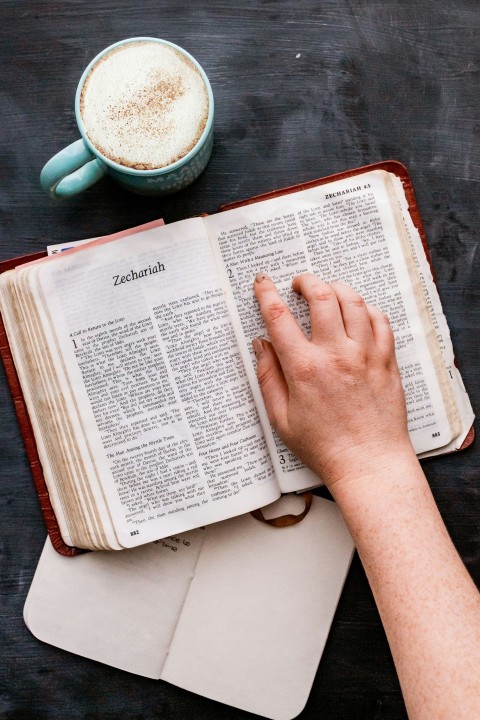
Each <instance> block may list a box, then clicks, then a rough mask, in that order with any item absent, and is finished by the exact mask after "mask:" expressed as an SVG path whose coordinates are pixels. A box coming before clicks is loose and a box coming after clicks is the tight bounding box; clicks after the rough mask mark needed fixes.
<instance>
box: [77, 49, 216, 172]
mask: <svg viewBox="0 0 480 720" xmlns="http://www.w3.org/2000/svg"><path fill="white" fill-rule="evenodd" d="M80 115H81V118H82V121H83V125H84V128H85V132H86V134H87V136H88V138H89V140H90V142H91V143H92V144H93V145H94V146H95V147H96V148H97V150H99V151H100V152H101V153H102V155H104V156H105V157H107V158H109V159H110V160H113V161H114V162H116V163H118V164H119V165H123V166H125V167H130V168H135V169H137V170H154V169H156V168H163V167H166V166H167V165H171V164H172V163H174V162H176V161H177V160H180V159H181V158H182V157H184V156H185V155H186V154H187V153H188V152H190V150H191V149H192V148H193V147H195V145H196V144H197V142H198V141H199V139H200V137H201V135H202V133H203V131H204V129H205V125H206V123H207V117H208V93H207V88H206V85H205V82H204V80H203V78H202V76H201V74H200V72H199V71H198V70H197V68H196V67H195V65H194V64H193V63H192V62H191V61H190V60H189V59H188V57H187V56H186V55H184V54H181V53H180V52H178V51H177V50H176V49H175V48H173V47H171V46H169V45H164V44H162V43H157V42H151V41H148V40H139V41H137V42H130V43H126V44H124V45H120V46H119V47H117V48H114V49H113V50H110V52H108V53H106V54H105V55H103V56H102V57H101V58H100V60H99V61H98V62H97V63H96V64H95V65H94V66H93V67H92V69H91V70H90V72H89V74H88V76H87V78H86V80H85V82H84V84H83V88H82V92H81V95H80Z"/></svg>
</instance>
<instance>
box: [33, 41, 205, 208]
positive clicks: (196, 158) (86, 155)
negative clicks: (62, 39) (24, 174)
mask: <svg viewBox="0 0 480 720" xmlns="http://www.w3.org/2000/svg"><path fill="white" fill-rule="evenodd" d="M139 41H151V42H158V43H162V44H163V45H168V46H169V47H171V48H173V49H174V50H177V51H178V52H179V53H181V54H182V55H184V56H185V57H186V58H188V60H190V62H191V63H193V65H194V66H195V67H196V68H197V70H198V71H199V72H200V74H201V76H202V78H203V80H204V82H205V86H206V88H207V93H208V117H207V123H206V125H205V129H204V131H203V133H202V135H201V137H200V139H199V140H198V142H197V144H196V145H195V146H194V147H193V148H192V149H191V150H190V151H189V152H188V153H187V154H186V155H184V157H182V158H180V160H177V161H176V162H174V163H172V164H170V165H166V166H165V167H162V168H155V169H153V170H136V169H135V168H130V167H125V166H124V165H120V164H118V163H116V162H114V161H113V160H110V159H109V158H107V157H105V155H103V154H102V153H101V152H100V151H99V150H98V149H97V148H96V147H95V146H94V145H93V144H92V143H91V142H90V140H89V138H88V136H87V133H86V130H85V126H84V124H83V121H82V117H81V114H80V96H81V92H82V88H83V84H84V82H85V80H86V78H87V76H88V74H89V72H90V71H91V69H92V68H93V66H94V65H95V64H96V63H97V62H98V61H99V60H100V58H101V57H103V56H104V55H105V54H106V53H108V52H110V51H111V50H113V49H114V48H117V47H119V46H120V45H125V44H126V43H130V42H139ZM75 116H76V120H77V125H78V129H79V131H80V135H81V136H82V137H81V139H80V140H77V141H76V142H73V143H72V144H71V145H68V146H67V147H66V148H64V149H63V150H60V152H59V153H57V154H56V155H54V156H53V157H52V158H51V159H50V160H49V161H48V162H47V164H46V165H45V166H44V168H43V170H42V172H41V174H40V183H41V185H42V188H43V189H44V190H45V191H46V192H47V193H49V194H50V195H51V196H52V197H56V198H64V197H70V196H72V195H77V194H78V193H80V192H82V191H83V190H86V189H87V188H89V187H90V186H91V185H93V184H94V183H96V182H97V181H98V180H100V178H102V177H103V176H104V175H109V176H110V177H111V178H112V179H113V180H115V182H117V183H118V184H119V185H122V186H123V187H124V188H126V189H127V190H131V191H132V192H135V193H138V194H140V195H168V194H170V193H173V192H177V191H178V190H182V189H183V188H184V187H187V185H190V183H192V182H193V181H194V180H196V179H197V177H198V176H199V175H200V174H201V173H202V172H203V170H204V169H205V167H206V165H207V163H208V161H209V159H210V155H211V154H212V147H213V116H214V106H213V93H212V88H211V86H210V82H209V80H208V77H207V76H206V74H205V72H204V70H203V68H202V67H201V66H200V65H199V63H198V62H197V61H196V60H195V58H193V57H192V56H191V55H190V54H189V53H188V52H186V50H184V49H183V48H181V47H179V46H178V45H175V44H174V43H171V42H168V41H167V40H159V39H158V38H151V37H134V38H129V39H127V40H121V41H120V42H117V43H114V44H113V45H110V46H109V47H107V48H105V50H102V52H101V53H99V54H98V55H97V56H96V57H95V58H94V59H93V60H92V61H91V63H90V64H89V65H88V66H87V67H86V68H85V71H84V73H83V75H82V77H81V78H80V82H79V83H78V87H77V93H76V96H75Z"/></svg>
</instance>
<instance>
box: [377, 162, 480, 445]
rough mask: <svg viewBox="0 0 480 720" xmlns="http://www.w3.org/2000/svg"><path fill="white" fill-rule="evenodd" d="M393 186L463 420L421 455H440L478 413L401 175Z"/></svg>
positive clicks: (451, 400) (449, 398)
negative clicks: (457, 360)
mask: <svg viewBox="0 0 480 720" xmlns="http://www.w3.org/2000/svg"><path fill="white" fill-rule="evenodd" d="M389 182H390V183H391V186H392V193H391V194H392V195H393V196H394V200H395V202H396V203H397V204H398V210H399V213H398V214H399V221H400V222H402V223H403V228H404V231H405V242H406V243H407V244H408V247H409V250H410V253H411V264H412V266H413V268H412V271H413V273H415V274H416V275H417V278H418V280H417V283H418V292H419V294H420V295H421V296H422V297H423V300H424V303H425V310H426V312H428V314H429V316H430V320H431V325H432V327H433V328H434V331H435V340H436V342H437V345H438V348H439V350H440V352H441V355H442V360H443V364H444V366H445V369H446V371H447V372H446V374H445V375H444V380H445V382H446V383H448V386H449V388H448V389H449V390H450V391H451V392H448V390H447V391H446V392H445V393H444V400H445V403H446V404H447V405H448V406H450V407H452V406H454V407H455V408H456V409H457V411H458V414H459V416H460V419H461V425H462V427H461V430H460V431H459V433H458V434H457V435H455V436H454V437H453V438H452V440H451V442H450V443H447V445H445V446H444V447H442V448H435V449H433V450H431V451H429V452H427V453H423V454H422V453H421V454H420V457H424V456H431V455H436V454H439V453H444V452H452V451H454V450H458V449H459V448H460V447H461V446H462V443H463V441H464V440H465V437H466V435H467V433H468V431H469V430H470V428H471V426H472V423H473V421H474V418H475V415H474V412H473V408H472V405H471V403H470V399H469V397H468V394H467V392H466V390H465V387H464V385H463V380H462V377H461V375H460V372H459V370H458V368H457V366H456V365H455V357H454V352H453V346H452V342H451V338H450V330H449V328H448V324H447V319H446V317H445V314H444V312H443V308H442V304H441V302H440V297H439V294H438V290H437V286H436V284H435V282H434V281H433V278H432V270H431V267H430V264H429V262H428V260H427V257H426V255H425V252H424V251H423V247H422V246H421V245H420V244H419V243H418V232H417V231H416V229H415V228H414V227H413V224H412V222H411V219H410V216H409V213H408V209H407V207H408V204H407V200H406V197H405V195H404V194H403V192H402V183H401V180H400V178H397V177H395V176H393V175H391V176H390V177H389Z"/></svg>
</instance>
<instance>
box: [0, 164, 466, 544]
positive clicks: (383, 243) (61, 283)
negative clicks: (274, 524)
mask: <svg viewBox="0 0 480 720" xmlns="http://www.w3.org/2000/svg"><path fill="white" fill-rule="evenodd" d="M422 239H423V230H422V228H421V223H420V219H419V217H418V211H417V209H416V206H415V203H414V197H413V192H412V190H411V186H410V183H409V180H408V176H407V174H406V171H405V170H404V168H403V166H401V165H400V164H398V163H394V162H389V163H380V164H378V165H376V166H370V167H367V168H363V169H359V170H355V171H350V172H348V173H345V174H343V176H342V177H336V176H333V177H331V178H327V179H326V180H320V181H317V182H316V183H310V184H309V186H304V187H303V188H291V189H289V190H287V191H284V192H279V193H272V194H271V196H268V197H267V198H266V199H265V198H264V199H257V200H255V199H252V200H250V201H247V203H243V204H238V206H231V207H229V208H227V209H225V210H224V211H222V212H219V213H217V214H214V215H211V216H207V217H197V218H191V219H187V220H183V221H180V222H176V223H172V224H170V225H166V226H164V227H153V228H150V229H146V230H144V231H143V232H138V233H136V234H135V235H132V236H126V237H121V238H118V239H115V240H112V241H99V242H95V243H92V244H86V245H83V246H81V247H79V248H77V249H73V250H71V251H69V252H66V253H62V254H59V255H56V256H53V257H50V258H48V259H46V260H40V261H38V262H35V263H27V264H24V265H20V266H18V267H17V268H15V269H13V270H10V271H8V272H5V273H3V275H2V277H1V282H0V307H1V312H2V316H3V321H4V324H5V328H6V333H7V336H8V341H9V345H10V349H11V353H12V356H13V360H14V364H15V367H16V371H17V373H18V378H19V381H20V385H21V389H22V392H23V397H24V402H25V406H26V408H27V410H28V414H29V417H30V421H31V425H32V428H33V434H34V438H35V443H36V448H37V451H38V457H39V460H40V463H41V467H42V470H43V475H44V477H45V482H46V486H47V489H48V495H49V501H50V502H51V505H52V507H53V510H54V513H55V516H56V519H57V521H58V527H59V531H60V535H61V538H62V539H63V542H64V543H65V544H66V545H67V546H74V547H78V548H87V549H97V550H98V549H121V548H128V547H133V546H136V545H140V544H144V543H147V542H150V541H152V540H156V539H158V538H162V537H166V536H171V535H174V534H176V533H179V532H184V531H186V530H190V529H192V528H196V527H199V526H203V525H206V524H209V523H213V522H217V521H220V520H225V519H227V518H229V517H233V516H236V515H240V514H242V513H246V512H249V511H252V510H253V509H255V508H259V507H261V506H264V505H266V504H268V503H271V502H273V501H274V500H275V499H277V498H278V497H279V496H280V495H281V494H282V493H287V492H292V491H301V490H303V489H306V488H311V487H313V486H315V485H318V484H319V483H320V482H321V478H320V479H319V478H317V477H316V476H315V475H314V474H313V473H312V472H311V471H310V470H308V469H307V468H305V467H304V466H302V464H301V463H300V461H299V460H298V459H297V458H295V457H294V456H293V455H292V454H291V453H290V452H289V451H288V450H287V448H286V447H285V446H284V445H283V444H282V442H281V441H280V440H279V438H278V437H276V436H275V434H274V433H273V431H272V430H271V428H270V426H269V423H268V419H267V416H266V412H265V408H264V405H263V402H262V398H261V393H260V390H259V388H258V385H257V381H256V373H255V363H254V357H253V354H252V350H251V340H252V338H254V337H257V336H262V335H264V332H265V331H264V328H263V325H262V321H261V316H260V313H259V310H258V308H257V305H256V303H255V299H254V295H253V290H252V282H253V278H254V275H255V274H256V273H257V272H258V271H265V272H267V273H268V274H269V275H270V276H271V277H272V278H273V280H274V281H275V282H276V283H277V286H278V287H279V289H280V290H281V291H282V292H283V294H284V296H285V300H286V301H287V302H288V304H289V305H290V307H291V308H292V311H293V312H294V314H295V315H296V317H297V318H298V321H299V322H300V324H301V325H302V327H303V328H304V330H305V333H307V334H308V332H309V327H308V323H309V315H308V307H307V306H306V304H305V302H304V301H303V299H302V298H301V297H298V296H296V295H295V294H294V293H293V291H292V290H291V287H290V282H291V278H292V277H293V276H294V275H296V274H299V273H303V272H307V271H310V272H314V273H316V274H318V275H320V276H321V277H322V278H324V279H325V280H326V281H330V280H333V279H336V280H342V281H344V282H346V283H348V284H349V285H352V286H354V287H355V288H356V289H357V290H358V291H359V292H360V293H361V294H362V295H363V297H364V298H365V300H366V301H367V302H369V303H373V304H376V305H377V306H378V307H380V308H381V309H382V310H383V311H384V312H385V313H387V314H388V316H389V318H390V321H391V324H392V327H393V330H394V334H395V341H396V353H397V358H398V362H399V366H400V370H401V375H402V380H403V384H404V389H405V393H406V401H407V409H408V421H409V431H410V435H411V439H412V442H413V445H414V447H415V449H416V452H417V454H418V455H419V456H425V455H432V454H438V453H443V452H449V451H453V450H456V449H459V448H460V447H461V446H462V444H463V443H465V442H468V437H470V436H469V435H468V434H469V431H470V429H471V426H472V422H473V413H472V409H471V406H470V403H469V400H468V397H467V394H466V392H465V389H464V387H463V384H462V381H461V378H460V374H459V372H458V370H457V369H456V367H455V364H454V356H453V349H452V345H451V341H450V335H449V331H448V328H447V323H446V320H445V317H444V314H443V312H442V308H441V304H440V300H439V296H438V293H437V290H436V287H435V283H434V281H433V279H432V275H431V270H430V266H429V262H428V259H427V256H426V253H425V250H424V247H423V243H422ZM385 401H386V402H388V398H385ZM466 438H467V439H466Z"/></svg>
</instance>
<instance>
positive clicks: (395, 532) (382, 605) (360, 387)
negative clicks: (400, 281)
mask: <svg viewBox="0 0 480 720" xmlns="http://www.w3.org/2000/svg"><path fill="white" fill-rule="evenodd" d="M292 286H293V288H294V290H296V291H297V292H299V293H301V294H302V295H303V296H304V298H305V299H306V300H307V302H308V304H309V306H310V317H311V327H312V337H311V339H310V340H308V339H307V338H306V337H305V336H304V335H303V333H302V331H301V330H300V328H299V327H298V326H297V324H296V322H295V319H294V318H293V316H292V315H291V313H290V311H289V310H288V308H286V306H285V305H284V303H283V301H282V299H281V298H280V296H279V294H278V292H277V290H276V288H275V285H274V284H273V282H272V281H271V280H270V278H268V276H266V275H265V274H259V275H258V276H257V278H256V280H255V283H254V291H255V294H256V297H257V299H258V302H259V305H260V310H261V312H262V316H263V319H264V322H265V326H266V329H267V332H268V336H269V337H270V339H271V342H267V341H266V340H261V339H257V340H255V341H254V350H255V354H256V356H257V375H258V380H259V384H260V387H261V390H262V394H263V398H264V401H265V406H266V409H267V413H268V416H269V420H270V422H271V423H272V425H273V426H274V428H275V429H276V431H277V432H278V434H279V435H280V437H281V438H282V439H283V440H284V442H285V443H286V444H287V445H288V446H289V447H290V449H292V450H293V451H294V452H295V454H297V455H298V456H299V457H300V458H301V459H302V460H303V461H304V462H305V464H306V465H308V466H309V467H310V468H311V469H312V470H313V471H314V472H315V473H317V475H319V477H321V478H322V480H323V481H324V482H325V483H326V484H327V486H328V488H329V490H330V492H331V493H332V495H333V497H334V499H335V500H336V502H337V504H338V506H339V508H340V510H341V511H342V514H343V516H344V518H345V521H346V523H347V525H348V528H349V530H350V532H351V534H352V537H353V539H354V542H355V545H356V547H357V550H358V553H359V555H360V558H361V560H362V563H363V565H364V568H365V571H366V574H367V577H368V580H369V583H370V586H371V589H372V592H373V595H374V597H375V601H376V603H377V606H378V609H379V612H380V615H381V618H382V622H383V624H384V627H385V631H386V634H387V638H388V641H389V644H390V648H391V651H392V655H393V659H394V662H395V666H396V668H397V672H398V676H399V680H400V684H401V687H402V691H403V694H404V699H405V704H406V708H407V711H408V715H409V718H410V720H473V718H480V595H479V593H478V591H477V589H476V587H475V585H474V584H473V582H472V580H471V578H470V576H469V575H468V573H467V571H466V569H465V567H464V565H463V563H462V561H461V559H460V557H459V556H458V554H457V552H456V550H455V548H454V546H453V544H452V542H451V540H450V538H449V536H448V533H447V530H446V528H445V525H444V524H443V521H442V518H441V516H440V513H439V512H438V509H437V507H436V505H435V501H434V499H433V496H432V494H431V492H430V488H429V486H428V483H427V481H426V478H425V475H424V473H423V471H422V469H421V467H420V464H419V462H418V460H417V458H416V455H415V452H414V449H413V447H412V445H411V443H410V439H409V436H408V431H407V421H406V409H405V398H404V395H403V390H402V387H401V382H400V376H399V372H398V368H397V365H396V360H395V352H394V341H393V334H392V332H391V329H390V326H389V323H388V320H387V319H386V318H385V316H384V315H383V314H382V313H381V312H380V311H378V310H377V309H375V308H373V307H370V306H368V305H366V304H365V303H364V302H363V300H362V298H360V296H359V295H358V294H357V293H356V292H355V291H354V290H352V289H351V288H348V287H347V286H345V285H343V284H342V283H333V284H331V285H327V284H326V283H324V282H323V281H321V280H319V279H318V278H315V277H314V276H313V275H310V274H306V275H302V276H299V277H297V278H295V279H294V280H293V283H292ZM386 398H388V401H387V400H386Z"/></svg>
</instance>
